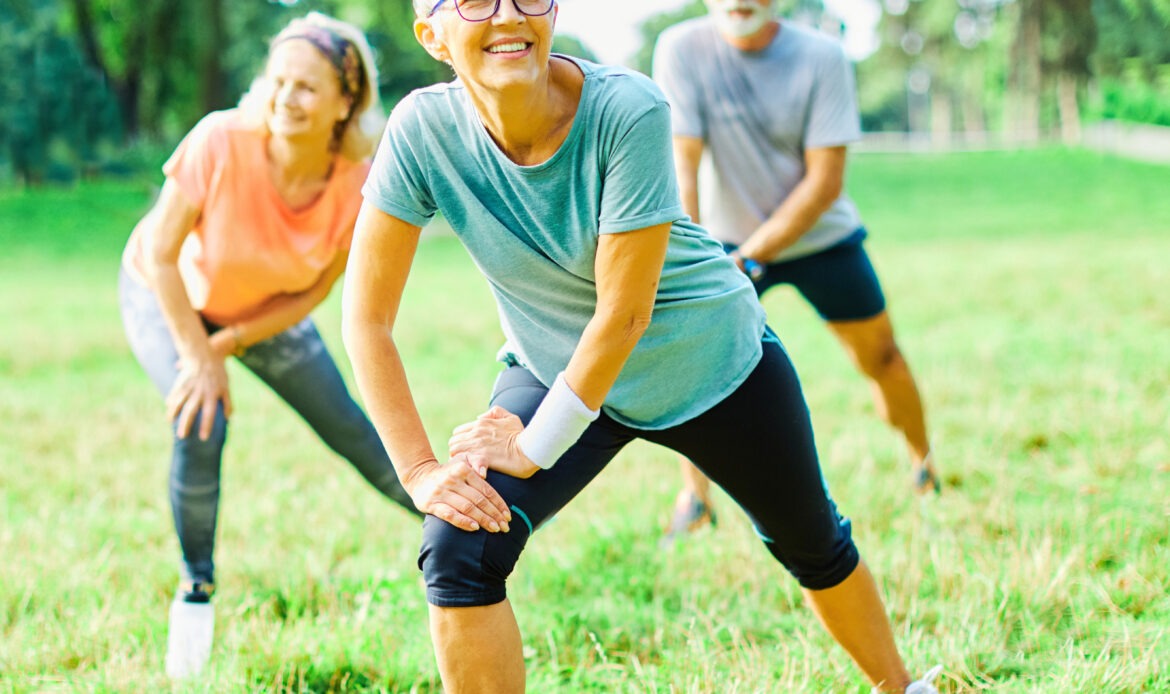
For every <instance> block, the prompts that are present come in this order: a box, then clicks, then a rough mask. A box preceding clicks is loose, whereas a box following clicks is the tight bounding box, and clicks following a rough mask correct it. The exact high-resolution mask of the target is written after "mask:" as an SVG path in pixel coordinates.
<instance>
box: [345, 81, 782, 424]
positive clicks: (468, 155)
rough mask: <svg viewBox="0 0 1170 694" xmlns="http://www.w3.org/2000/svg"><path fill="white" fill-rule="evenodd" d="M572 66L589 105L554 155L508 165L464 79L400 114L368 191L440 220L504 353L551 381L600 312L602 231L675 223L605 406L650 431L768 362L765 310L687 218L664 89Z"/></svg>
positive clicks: (398, 207) (415, 100)
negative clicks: (502, 340) (487, 299)
mask: <svg viewBox="0 0 1170 694" xmlns="http://www.w3.org/2000/svg"><path fill="white" fill-rule="evenodd" d="M573 61H574V62H575V63H576V64H577V65H578V66H579V67H580V68H581V70H582V72H584V74H585V83H584V85H583V87H582V91H581V102H580V105H579V106H578V110H577V115H576V117H575V119H574V121H573V126H572V128H571V129H570V131H569V135H568V136H567V137H566V139H565V142H564V143H563V144H562V145H561V147H560V149H558V150H557V152H556V153H555V154H553V155H552V157H551V158H549V159H548V160H547V161H545V162H543V163H541V164H537V165H535V166H520V165H517V164H516V163H514V162H513V161H511V160H510V159H508V158H507V157H506V156H505V155H504V154H503V153H502V152H501V151H500V149H499V147H498V146H497V145H496V144H495V142H494V141H492V139H491V137H490V136H489V135H488V133H487V131H486V129H485V128H484V126H483V124H482V123H481V122H480V119H479V116H478V114H477V113H476V111H475V108H474V106H473V105H472V104H471V101H470V99H469V98H468V95H467V90H466V89H464V87H463V85H462V84H461V83H460V82H458V81H455V82H452V83H449V84H440V85H435V86H432V87H428V88H426V89H420V90H417V91H415V92H413V93H412V94H410V95H409V96H407V97H406V98H405V99H403V100H402V101H401V102H400V103H399V104H398V105H397V106H396V107H395V108H394V112H393V113H392V114H391V115H390V122H389V124H388V125H387V128H386V135H385V137H384V139H383V140H382V144H381V146H380V147H379V148H378V153H377V155H376V156H375V158H374V163H373V167H372V169H371V171H370V177H369V179H368V180H367V181H366V185H365V187H364V188H363V190H362V192H363V193H364V195H365V197H366V200H368V201H369V202H370V203H372V204H373V205H375V206H376V207H378V209H380V210H382V211H383V212H386V213H387V214H390V215H393V216H395V217H397V218H399V219H401V220H403V221H405V222H408V223H410V224H414V225H417V226H422V225H424V224H425V223H426V222H427V220H429V219H430V218H431V216H432V215H434V214H435V212H436V211H440V212H442V214H443V216H444V217H445V218H446V220H447V221H448V222H450V224H451V227H452V229H454V230H455V234H456V235H457V236H458V237H459V239H460V240H461V241H462V242H463V244H464V245H465V246H466V247H467V250H468V252H469V253H470V254H471V257H472V258H473V259H474V261H475V263H476V265H478V266H479V269H480V270H481V271H482V272H483V274H484V276H485V277H486V278H487V280H488V284H489V286H490V287H491V290H492V293H493V294H494V295H495V299H496V304H497V308H498V310H499V315H500V325H501V327H502V328H503V331H504V335H505V337H506V338H507V340H508V343H507V345H505V349H506V350H507V351H508V352H510V353H511V354H512V355H513V356H514V358H515V359H516V360H517V361H518V362H520V363H521V364H522V365H523V366H525V367H527V368H529V369H530V370H531V371H532V373H533V374H534V375H535V376H536V377H537V378H538V379H540V380H541V381H542V382H543V383H545V384H546V385H551V384H552V382H553V379H554V378H555V377H556V375H557V373H558V372H560V371H562V370H563V369H564V368H565V366H566V365H567V364H568V362H569V358H570V357H571V356H572V354H573V351H574V350H575V349H576V348H577V343H578V342H579V341H580V339H581V333H582V332H583V331H584V329H585V325H586V324H587V323H588V322H589V320H590V319H591V318H592V317H593V314H594V311H595V310H596V307H597V285H596V277H595V269H594V263H595V262H596V257H597V244H598V237H599V235H600V234H620V233H623V232H628V231H634V230H637V229H643V228H645V227H650V226H655V225H658V224H663V223H667V222H670V223H671V224H672V227H671V233H670V241H669V244H668V246H667V251H666V261H665V264H664V266H663V268H662V274H661V276H660V279H659V282H658V295H657V297H656V298H655V301H654V312H653V314H652V316H651V322H650V327H649V328H647V330H646V332H645V333H644V334H643V336H642V338H641V339H640V340H639V341H638V344H637V345H636V346H635V347H634V351H633V353H632V354H631V355H630V357H629V359H628V360H627V361H626V364H625V367H624V368H623V369H622V372H621V374H620V375H619V376H618V380H617V382H616V383H615V384H614V387H613V389H612V390H611V391H610V393H609V395H608V396H607V397H606V400H605V405H604V409H605V411H606V413H607V414H609V415H610V416H611V417H613V418H614V419H617V420H618V421H620V422H623V423H625V424H628V425H630V426H634V427H638V428H642V429H660V428H665V427H669V426H673V425H675V424H679V423H681V422H684V421H686V420H688V419H691V418H693V417H696V416H698V415H700V414H702V413H703V412H706V411H707V410H708V409H710V408H711V407H713V406H714V405H716V404H718V403H719V402H720V401H722V400H723V399H724V398H726V397H727V396H728V395H730V394H731V393H732V392H733V391H734V390H735V389H736V388H738V387H739V386H740V384H742V383H743V381H744V380H745V379H747V377H748V375H749V374H750V373H751V371H752V369H753V368H755V366H756V364H757V363H758V362H759V360H760V356H761V354H762V352H763V350H762V348H761V345H760V340H761V337H762V336H763V334H764V312H763V309H762V308H760V305H759V302H758V301H757V300H756V295H755V290H754V289H752V286H751V283H750V282H749V281H748V280H747V278H746V277H745V276H744V274H743V273H741V272H739V271H738V270H736V268H735V265H734V264H733V263H732V262H731V259H730V258H729V257H728V256H727V255H726V254H725V253H724V252H723V249H722V248H720V246H719V243H718V242H716V241H715V240H714V239H712V238H711V236H710V235H709V234H708V233H707V232H706V231H705V230H704V229H701V228H699V227H697V226H695V225H694V224H692V223H691V222H690V221H689V218H688V217H687V216H686V215H685V214H684V213H683V211H682V206H681V205H680V204H679V196H678V186H677V185H676V183H675V178H674V167H673V165H672V163H671V147H670V115H669V113H668V111H669V107H668V106H667V104H666V99H665V98H664V97H663V96H662V92H661V91H659V89H658V87H657V86H655V84H654V83H653V82H651V81H650V80H649V78H647V77H645V76H644V75H640V74H638V73H635V72H631V71H629V70H626V69H624V68H614V67H603V66H600V65H595V64H593V63H589V62H586V61H582V60H577V59H573ZM452 339H457V338H456V337H454V336H453V337H452Z"/></svg>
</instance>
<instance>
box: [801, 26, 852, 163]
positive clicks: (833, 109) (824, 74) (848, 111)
mask: <svg viewBox="0 0 1170 694" xmlns="http://www.w3.org/2000/svg"><path fill="white" fill-rule="evenodd" d="M818 67H819V70H818V71H817V80H816V82H815V83H814V84H813V90H812V99H811V102H810V105H809V112H808V123H807V127H806V128H805V136H804V147H805V149H816V148H818V147H837V146H839V145H844V144H848V143H850V142H856V141H857V140H859V139H861V122H860V121H861V118H860V115H859V114H858V110H857V89H856V85H855V84H854V80H853V66H852V65H851V64H850V63H849V59H848V58H846V57H845V53H844V51H842V50H841V48H840V47H839V46H836V45H834V46H832V49H831V50H829V51H826V52H825V54H824V57H823V58H822V59H821V61H820V62H819V65H818Z"/></svg>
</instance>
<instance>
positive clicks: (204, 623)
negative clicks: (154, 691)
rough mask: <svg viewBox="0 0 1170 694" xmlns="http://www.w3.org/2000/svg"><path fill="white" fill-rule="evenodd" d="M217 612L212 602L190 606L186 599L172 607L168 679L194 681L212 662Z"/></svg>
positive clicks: (168, 642) (177, 599) (168, 643)
mask: <svg viewBox="0 0 1170 694" xmlns="http://www.w3.org/2000/svg"><path fill="white" fill-rule="evenodd" d="M214 631H215V612H214V611H213V610H212V607H211V603H210V602H187V601H185V600H183V598H182V597H177V598H175V601H174V602H172V603H171V621H170V625H169V626H168V628H167V677H170V678H171V679H182V678H184V677H194V676H195V675H198V674H199V673H200V672H202V671H203V668H204V667H206V666H207V661H208V660H209V659H210V658H211V637H212V633H213V632H214Z"/></svg>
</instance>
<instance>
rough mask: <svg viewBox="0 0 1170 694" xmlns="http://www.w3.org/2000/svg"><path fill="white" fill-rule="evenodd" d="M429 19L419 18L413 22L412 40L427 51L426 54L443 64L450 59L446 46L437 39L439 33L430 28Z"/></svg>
mask: <svg viewBox="0 0 1170 694" xmlns="http://www.w3.org/2000/svg"><path fill="white" fill-rule="evenodd" d="M431 21H432V20H430V19H423V18H421V17H420V18H419V19H416V20H414V38H415V39H416V40H417V41H418V43H419V45H420V46H422V47H423V48H425V49H427V53H430V54H431V57H432V58H434V59H435V60H437V61H439V62H441V63H445V62H447V61H448V60H450V59H451V55H450V54H449V53H448V52H447V46H446V44H444V43H443V42H442V41H441V40H440V38H439V32H438V31H435V27H433V26H431Z"/></svg>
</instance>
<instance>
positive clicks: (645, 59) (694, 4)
mask: <svg viewBox="0 0 1170 694" xmlns="http://www.w3.org/2000/svg"><path fill="white" fill-rule="evenodd" d="M705 14H707V6H706V5H704V4H703V0H691V1H690V3H688V4H687V5H684V6H683V7H680V8H679V9H677V10H673V11H670V12H663V13H662V14H657V15H654V16H652V17H650V18H649V19H647V20H645V21H644V22H642V24H641V25H639V27H638V32H639V33H640V34H641V35H642V47H641V48H639V49H638V52H637V53H635V54H634V57H633V58H632V59H631V60H630V66H631V67H633V68H634V69H635V70H640V71H641V72H643V73H645V74H647V75H649V74H650V73H651V72H652V71H653V68H654V46H655V44H656V43H657V42H658V35H659V34H661V33H662V32H663V31H665V30H666V29H667V27H671V26H673V25H675V24H678V23H679V22H681V21H684V20H687V19H691V18H692V17H701V16H703V15H705Z"/></svg>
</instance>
